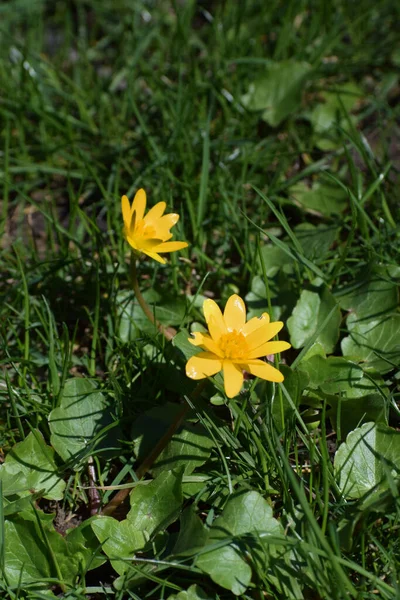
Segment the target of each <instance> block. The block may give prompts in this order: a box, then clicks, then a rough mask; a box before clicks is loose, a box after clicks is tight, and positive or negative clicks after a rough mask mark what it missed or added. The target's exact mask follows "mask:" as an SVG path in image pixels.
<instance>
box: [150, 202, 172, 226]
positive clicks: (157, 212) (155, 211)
mask: <svg viewBox="0 0 400 600" xmlns="http://www.w3.org/2000/svg"><path fill="white" fill-rule="evenodd" d="M166 207H167V205H166V204H165V202H157V204H155V205H154V206H153V207H152V208H151V209H150V210H149V212H148V213H147V215H146V216H145V217H144V220H145V222H146V224H149V223H150V222H154V221H157V220H158V219H160V218H161V217H162V215H163V214H164V211H165V209H166Z"/></svg>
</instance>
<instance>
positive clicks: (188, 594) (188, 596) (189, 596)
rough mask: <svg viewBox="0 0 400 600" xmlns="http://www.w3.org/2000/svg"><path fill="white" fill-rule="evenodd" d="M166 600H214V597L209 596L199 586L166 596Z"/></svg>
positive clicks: (192, 586)
mask: <svg viewBox="0 0 400 600" xmlns="http://www.w3.org/2000/svg"><path fill="white" fill-rule="evenodd" d="M168 600H215V596H209V595H208V594H206V592H205V591H204V590H202V589H201V587H200V586H199V585H191V586H190V587H189V588H188V589H187V590H183V591H182V592H179V594H172V596H168Z"/></svg>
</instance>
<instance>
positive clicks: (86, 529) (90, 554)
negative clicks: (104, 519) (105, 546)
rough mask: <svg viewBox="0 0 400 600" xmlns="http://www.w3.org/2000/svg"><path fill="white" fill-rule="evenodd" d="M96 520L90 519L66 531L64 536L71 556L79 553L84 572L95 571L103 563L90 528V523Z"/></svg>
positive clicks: (103, 560) (99, 548)
mask: <svg viewBox="0 0 400 600" xmlns="http://www.w3.org/2000/svg"><path fill="white" fill-rule="evenodd" d="M96 519H97V517H91V518H90V519H86V520H85V521H83V522H82V523H80V524H79V525H78V526H77V527H73V528H71V529H67V532H66V536H65V540H66V542H67V545H68V548H69V552H70V553H73V554H77V553H78V552H79V553H80V555H81V557H82V559H81V564H82V565H84V569H85V571H90V570H92V569H97V568H98V567H100V566H101V565H102V564H103V563H104V562H105V558H104V556H103V555H102V553H101V547H100V545H99V542H98V539H97V537H96V536H95V534H94V531H93V528H92V523H93V522H94V521H95V520H96Z"/></svg>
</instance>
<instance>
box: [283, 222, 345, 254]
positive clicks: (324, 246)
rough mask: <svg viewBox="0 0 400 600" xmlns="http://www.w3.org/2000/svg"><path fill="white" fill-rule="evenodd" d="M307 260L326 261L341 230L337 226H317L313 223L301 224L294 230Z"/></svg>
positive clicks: (321, 224)
mask: <svg viewBox="0 0 400 600" xmlns="http://www.w3.org/2000/svg"><path fill="white" fill-rule="evenodd" d="M294 232H295V235H296V237H297V239H298V240H299V242H300V244H301V246H302V248H303V252H304V256H306V258H308V259H310V260H313V261H316V262H322V261H324V260H326V257H327V255H328V253H329V250H330V248H331V247H332V245H333V244H334V242H335V241H336V239H337V237H338V234H339V229H338V228H337V227H336V226H335V225H326V224H323V223H320V224H319V225H317V226H315V225H312V224H311V223H300V225H297V227H295V228H294Z"/></svg>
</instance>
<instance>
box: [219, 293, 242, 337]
mask: <svg viewBox="0 0 400 600" xmlns="http://www.w3.org/2000/svg"><path fill="white" fill-rule="evenodd" d="M224 320H225V324H226V326H227V328H228V330H230V331H232V330H233V329H236V330H237V331H240V330H241V329H242V327H243V325H244V324H245V323H246V306H245V304H244V302H243V300H242V299H241V297H240V296H238V295H237V294H233V295H232V296H231V297H230V298H229V299H228V302H227V303H226V305H225V310H224Z"/></svg>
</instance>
